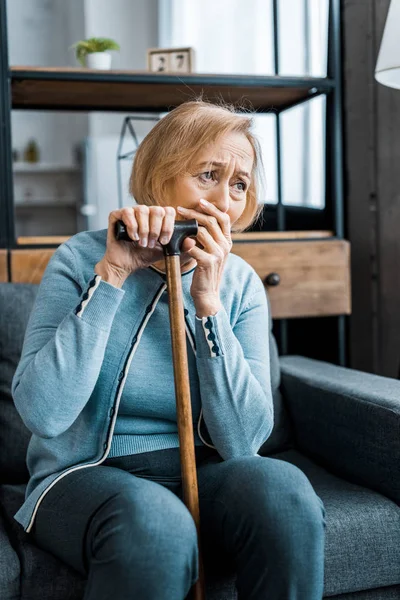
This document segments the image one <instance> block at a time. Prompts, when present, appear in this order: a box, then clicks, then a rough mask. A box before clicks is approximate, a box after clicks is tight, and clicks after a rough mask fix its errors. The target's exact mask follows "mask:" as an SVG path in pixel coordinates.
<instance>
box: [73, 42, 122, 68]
mask: <svg viewBox="0 0 400 600" xmlns="http://www.w3.org/2000/svg"><path fill="white" fill-rule="evenodd" d="M71 48H75V54H76V58H77V59H78V60H79V62H80V63H81V65H82V66H83V67H88V68H89V69H110V68H111V54H110V53H109V52H108V50H119V49H120V47H119V44H117V42H115V41H114V40H111V39H109V38H94V37H93V38H89V39H87V40H81V41H80V42H76V44H73V45H72V46H71Z"/></svg>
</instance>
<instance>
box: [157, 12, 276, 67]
mask: <svg viewBox="0 0 400 600" xmlns="http://www.w3.org/2000/svg"><path fill="white" fill-rule="evenodd" d="M160 45H161V46H166V47H174V46H176V47H178V46H191V47H193V48H194V49H195V52H196V69H195V70H196V72H198V73H242V74H258V75H273V74H274V47H273V18H272V0H218V2H216V1H215V0H190V2H188V1H187V0H170V17H169V20H168V21H165V22H164V23H161V43H160Z"/></svg>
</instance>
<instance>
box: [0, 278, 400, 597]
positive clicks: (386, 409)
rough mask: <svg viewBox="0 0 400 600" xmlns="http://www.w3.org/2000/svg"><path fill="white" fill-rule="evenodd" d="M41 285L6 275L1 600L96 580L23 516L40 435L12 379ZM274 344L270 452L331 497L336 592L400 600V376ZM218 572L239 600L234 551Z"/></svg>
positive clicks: (57, 593) (58, 592)
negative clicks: (43, 541)
mask: <svg viewBox="0 0 400 600" xmlns="http://www.w3.org/2000/svg"><path fill="white" fill-rule="evenodd" d="M37 289H38V286H37V285H34V284H10V283H2V284H0V440H1V452H0V599H1V600H17V599H20V598H22V599H24V600H78V599H81V598H82V597H83V594H84V588H85V579H83V578H82V576H81V575H80V574H79V573H77V572H75V571H74V570H73V569H71V568H70V567H68V566H67V565H65V564H63V563H62V562H60V560H59V559H57V558H56V557H55V556H53V555H51V554H49V553H47V552H44V551H42V550H41V549H40V548H38V547H36V546H35V545H34V544H33V543H32V542H31V540H30V536H29V534H27V533H25V532H24V530H23V528H22V527H21V526H20V525H19V523H17V521H15V520H14V519H13V515H14V514H15V512H16V511H17V510H18V508H19V506H20V505H21V504H22V502H23V499H24V493H25V488H26V483H27V481H28V477H29V474H28V471H27V468H26V464H25V456H26V449H27V444H28V442H29V438H30V432H29V431H28V430H27V429H26V427H25V425H24V424H23V423H22V421H21V419H20V417H19V415H18V413H17V412H16V410H15V407H14V405H13V401H12V397H11V393H10V386H11V380H12V376H13V374H14V371H15V368H16V366H17V363H18V360H19V356H20V353H21V348H22V342H23V338H24V331H25V327H26V324H27V321H28V317H29V313H30V311H31V309H32V306H33V302H34V299H35V296H36V293H37ZM321 343H323V342H321ZM270 346H271V369H272V385H273V389H274V403H275V425H274V430H273V433H272V435H271V437H270V438H269V439H268V440H267V442H266V443H265V444H264V446H263V447H262V449H261V450H260V453H261V454H263V455H269V456H273V457H275V458H276V459H279V460H285V461H289V462H291V463H293V464H295V465H297V466H298V467H299V468H300V469H302V470H303V471H304V473H305V474H306V475H307V477H308V478H309V480H310V481H311V484H312V485H313V487H314V489H315V490H316V492H317V494H318V495H319V496H320V498H321V499H322V500H323V502H324V504H325V509H326V545H325V587H324V598H325V597H330V598H337V599H341V600H350V599H351V600H394V599H395V598H396V599H400V508H399V503H400V381H397V380H392V379H387V378H383V377H377V376H373V375H369V374H365V373H361V372H357V371H352V370H349V369H344V368H339V367H336V366H333V365H330V364H327V363H321V362H318V361H314V360H310V359H306V358H303V357H295V356H287V357H284V358H281V359H280V360H279V359H278V356H277V352H276V345H275V341H274V339H273V336H272V334H271V335H270ZM205 560H206V557H205ZM206 573H207V590H208V593H207V599H208V600H217V599H218V600H231V599H234V598H236V593H235V584H234V581H235V573H234V569H233V567H232V565H231V564H229V562H228V561H227V560H226V557H223V556H221V558H220V561H219V562H218V563H217V564H215V563H213V564H207V561H206ZM302 600H303V599H302ZM304 600H307V599H306V598H304Z"/></svg>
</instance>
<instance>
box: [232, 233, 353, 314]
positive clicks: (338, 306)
mask: <svg viewBox="0 0 400 600" xmlns="http://www.w3.org/2000/svg"><path fill="white" fill-rule="evenodd" d="M231 252H233V253H234V254H237V255H239V256H241V257H242V258H243V259H244V260H245V261H247V262H248V263H249V264H250V265H251V266H252V267H253V268H254V270H255V271H256V272H257V274H258V275H259V276H260V278H261V280H262V281H263V283H264V285H265V288H266V289H267V291H268V296H269V298H270V301H271V310H272V316H273V318H274V319H283V318H289V317H312V316H315V317H316V316H329V315H348V314H350V312H351V292H350V244H349V242H347V241H346V240H336V239H332V240H305V241H268V242H265V241H261V242H241V241H238V242H235V241H234V243H233V247H232V250H231Z"/></svg>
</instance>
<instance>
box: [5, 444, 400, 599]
mask: <svg viewBox="0 0 400 600" xmlns="http://www.w3.org/2000/svg"><path fill="white" fill-rule="evenodd" d="M273 458H275V459H277V460H286V461H288V462H291V463H292V464H294V465H296V466H297V467H299V468H300V469H301V470H302V471H303V472H304V473H305V474H306V475H307V477H308V478H309V480H310V482H311V484H312V486H313V487H314V489H315V491H316V493H317V494H318V496H319V497H320V498H321V500H322V501H323V503H324V505H325V513H326V514H325V521H326V533H325V538H326V539H325V575H324V577H325V580H324V598H325V597H328V596H329V597H334V598H336V597H337V596H338V597H340V600H342V598H343V600H344V599H345V598H346V599H347V598H349V600H350V599H352V598H353V595H352V594H354V599H355V600H358V598H360V600H367V599H369V598H371V600H375V599H376V600H380V598H388V599H391V598H392V597H393V598H395V597H397V596H395V595H394V596H392V595H391V594H392V591H393V590H394V593H397V591H398V589H399V586H400V544H399V539H400V508H399V507H398V506H397V505H396V504H395V503H394V502H393V501H392V500H389V499H388V498H386V497H385V496H382V495H381V494H379V493H378V492H375V491H373V490H369V489H367V488H364V487H362V486H359V485H355V484H353V483H350V482H348V481H345V480H344V479H340V478H339V477H336V476H334V475H332V474H331V473H329V472H328V471H326V470H325V469H324V468H322V467H321V466H319V465H317V464H316V463H315V462H313V461H312V460H311V459H309V458H308V457H306V456H305V455H303V454H301V453H300V452H298V451H296V450H288V451H285V452H279V453H276V454H274V455H273ZM25 488H26V484H20V485H1V486H0V506H2V507H3V509H4V516H5V517H6V521H7V522H6V525H7V528H8V529H9V531H10V534H11V539H12V545H13V546H14V547H15V549H16V551H17V553H18V555H19V558H20V562H21V571H22V578H21V598H22V599H23V600H25V599H26V600H28V599H29V600H55V599H57V600H80V599H81V598H82V597H83V591H84V587H85V580H84V579H83V577H82V576H81V575H80V574H79V573H78V572H77V571H75V570H74V569H72V568H71V567H69V566H68V565H66V564H64V563H62V562H61V561H60V560H59V559H58V558H56V557H55V556H53V555H51V554H49V553H47V552H45V551H43V550H41V549H40V548H38V547H37V546H36V545H35V544H34V542H33V541H32V539H31V537H30V534H27V533H25V532H24V530H23V528H22V527H21V525H20V524H19V523H17V521H15V519H13V515H14V514H15V513H16V512H17V510H18V508H19V506H20V505H21V504H22V502H23V500H24V495H25ZM205 570H206V572H207V587H208V590H209V594H208V595H207V598H210V600H234V599H235V598H236V592H235V585H234V580H235V574H234V569H233V567H232V565H229V560H224V561H223V560H222V559H221V557H219V559H218V562H216V561H215V560H214V563H213V564H211V563H210V562H209V561H208V559H207V557H205ZM379 588H382V589H383V588H385V594H382V595H379ZM374 589H376V590H377V595H376V596H374V594H373V590H374ZM362 590H371V593H369V592H368V593H367V592H366V593H365V594H363V593H361V591H362ZM396 590H397V591H396ZM386 591H387V592H388V593H387V594H386ZM357 592H360V595H359V594H358V593H357ZM340 594H345V595H344V596H340Z"/></svg>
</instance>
